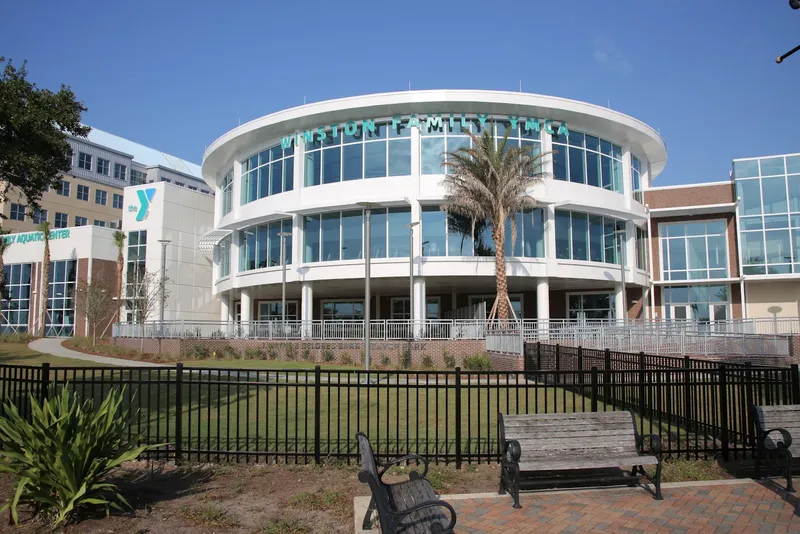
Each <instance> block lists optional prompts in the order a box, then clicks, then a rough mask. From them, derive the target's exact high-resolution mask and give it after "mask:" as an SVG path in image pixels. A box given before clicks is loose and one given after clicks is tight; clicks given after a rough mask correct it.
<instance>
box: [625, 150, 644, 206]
mask: <svg viewBox="0 0 800 534" xmlns="http://www.w3.org/2000/svg"><path fill="white" fill-rule="evenodd" d="M640 178H641V177H640ZM622 194H623V195H625V207H626V208H628V209H630V208H631V205H632V203H633V176H631V152H630V147H625V148H623V152H622Z"/></svg>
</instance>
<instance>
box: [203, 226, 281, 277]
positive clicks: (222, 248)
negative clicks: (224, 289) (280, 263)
mask: <svg viewBox="0 0 800 534" xmlns="http://www.w3.org/2000/svg"><path fill="white" fill-rule="evenodd" d="M290 246H291V244H290ZM287 263H291V257H290V258H288V259H287ZM230 274H231V236H228V237H226V238H224V239H223V240H222V241H220V242H219V277H220V278H225V277H226V276H230Z"/></svg>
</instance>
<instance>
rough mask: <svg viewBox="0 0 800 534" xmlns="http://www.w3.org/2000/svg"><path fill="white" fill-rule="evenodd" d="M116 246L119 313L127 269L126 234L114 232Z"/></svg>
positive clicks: (119, 231)
mask: <svg viewBox="0 0 800 534" xmlns="http://www.w3.org/2000/svg"><path fill="white" fill-rule="evenodd" d="M114 244H115V245H117V304H118V305H119V306H118V309H117V311H118V312H119V311H120V310H121V305H122V271H123V270H124V269H125V255H124V254H123V251H124V250H125V232H123V231H121V230H117V231H116V232H114ZM120 320H121V319H120Z"/></svg>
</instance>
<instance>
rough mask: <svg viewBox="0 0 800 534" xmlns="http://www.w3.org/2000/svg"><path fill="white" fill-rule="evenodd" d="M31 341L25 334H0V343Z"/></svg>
mask: <svg viewBox="0 0 800 534" xmlns="http://www.w3.org/2000/svg"><path fill="white" fill-rule="evenodd" d="M84 339H87V338H84ZM32 340H33V336H32V335H30V334H29V333H27V332H9V333H8V334H0V343H30V342H31V341H32ZM90 345H91V343H90Z"/></svg>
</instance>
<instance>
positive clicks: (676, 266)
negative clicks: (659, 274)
mask: <svg viewBox="0 0 800 534" xmlns="http://www.w3.org/2000/svg"><path fill="white" fill-rule="evenodd" d="M659 228H660V233H661V258H662V269H663V272H664V280H707V279H709V278H725V277H727V276H728V245H727V239H726V235H725V221H709V222H693V223H674V224H662V225H660V226H659Z"/></svg>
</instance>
